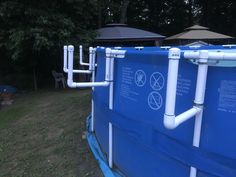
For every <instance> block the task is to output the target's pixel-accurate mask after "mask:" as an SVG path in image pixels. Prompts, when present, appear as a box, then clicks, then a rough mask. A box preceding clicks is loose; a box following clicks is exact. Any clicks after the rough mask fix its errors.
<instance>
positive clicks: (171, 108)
mask: <svg viewBox="0 0 236 177" xmlns="http://www.w3.org/2000/svg"><path fill="white" fill-rule="evenodd" d="M192 56H195V54H192ZM199 57H200V59H199V66H198V75H197V84H196V92H195V100H194V103H195V104H196V106H193V108H191V109H189V110H187V111H185V112H183V113H181V114H180V115H178V116H175V104H176V103H175V102H176V91H177V79H178V62H179V59H180V50H179V49H177V48H173V49H170V51H169V67H168V78H167V92H166V107H165V114H164V125H165V127H166V128H168V129H174V128H176V127H177V126H179V125H180V124H182V123H183V122H185V121H186V120H188V119H190V118H191V117H193V116H196V115H197V114H198V113H200V112H201V111H202V107H201V106H199V105H201V104H203V102H204V96H205V88H206V77H207V67H208V66H207V59H208V51H205V50H203V51H200V52H199Z"/></svg>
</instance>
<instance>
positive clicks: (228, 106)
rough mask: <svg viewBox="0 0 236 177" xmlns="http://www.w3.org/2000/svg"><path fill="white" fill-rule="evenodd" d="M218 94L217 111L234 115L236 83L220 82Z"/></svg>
mask: <svg viewBox="0 0 236 177" xmlns="http://www.w3.org/2000/svg"><path fill="white" fill-rule="evenodd" d="M219 92H220V94H219V105H218V110H219V111H225V112H230V113H236V81H232V80H223V81H221V85H220V89H219Z"/></svg>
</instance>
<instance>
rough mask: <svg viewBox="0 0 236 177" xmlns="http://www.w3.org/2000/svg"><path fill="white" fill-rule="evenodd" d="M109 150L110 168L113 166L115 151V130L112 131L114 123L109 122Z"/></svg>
mask: <svg viewBox="0 0 236 177" xmlns="http://www.w3.org/2000/svg"><path fill="white" fill-rule="evenodd" d="M108 129H109V152H108V164H109V167H110V168H113V152H112V145H113V143H112V142H113V140H112V139H113V135H112V134H113V132H112V123H111V122H109V128H108Z"/></svg>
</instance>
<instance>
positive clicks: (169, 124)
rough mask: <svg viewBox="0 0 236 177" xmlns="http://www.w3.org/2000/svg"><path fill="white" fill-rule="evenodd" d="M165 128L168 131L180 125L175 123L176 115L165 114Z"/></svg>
mask: <svg viewBox="0 0 236 177" xmlns="http://www.w3.org/2000/svg"><path fill="white" fill-rule="evenodd" d="M164 126H165V128H167V129H174V128H176V127H177V126H178V125H177V124H176V123H175V115H166V114H164Z"/></svg>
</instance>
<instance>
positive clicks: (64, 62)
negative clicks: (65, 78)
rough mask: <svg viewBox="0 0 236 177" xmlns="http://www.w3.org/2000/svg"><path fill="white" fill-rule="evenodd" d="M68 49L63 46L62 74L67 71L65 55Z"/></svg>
mask: <svg viewBox="0 0 236 177" xmlns="http://www.w3.org/2000/svg"><path fill="white" fill-rule="evenodd" d="M67 50H68V48H67V46H65V45H64V58H63V70H64V72H66V71H67V59H68V58H67V53H68V51H67Z"/></svg>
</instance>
